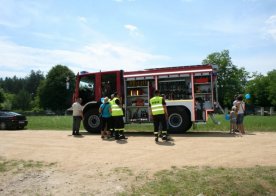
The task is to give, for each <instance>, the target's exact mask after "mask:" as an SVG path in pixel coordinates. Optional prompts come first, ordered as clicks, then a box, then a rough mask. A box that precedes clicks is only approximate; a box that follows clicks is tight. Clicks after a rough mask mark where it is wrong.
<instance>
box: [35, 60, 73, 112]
mask: <svg viewBox="0 0 276 196" xmlns="http://www.w3.org/2000/svg"><path fill="white" fill-rule="evenodd" d="M67 78H69V83H70V85H69V86H70V88H69V89H67V88H66V80H67ZM74 78H75V75H74V73H73V72H72V71H71V70H70V69H68V68H67V67H66V66H63V65H56V66H54V67H53V68H52V69H51V70H50V71H49V72H48V74H47V76H46V80H45V82H44V83H42V84H41V86H40V87H39V99H40V104H41V106H42V107H43V108H44V109H51V110H52V111H55V112H58V113H62V112H64V111H65V109H67V108H68V107H69V102H68V100H70V98H69V97H72V92H73V89H74V88H73V84H74V82H73V79H74ZM70 104H71V103H70Z"/></svg>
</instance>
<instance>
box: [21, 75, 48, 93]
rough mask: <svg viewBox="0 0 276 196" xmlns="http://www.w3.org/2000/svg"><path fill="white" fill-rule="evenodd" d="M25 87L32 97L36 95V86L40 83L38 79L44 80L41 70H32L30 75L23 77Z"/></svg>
mask: <svg viewBox="0 0 276 196" xmlns="http://www.w3.org/2000/svg"><path fill="white" fill-rule="evenodd" d="M25 80H26V83H25V85H26V86H25V89H26V90H27V91H28V92H29V93H30V94H31V95H32V98H34V97H35V96H36V91H37V88H38V86H39V84H40V81H42V80H45V77H44V75H43V73H42V72H41V71H36V72H35V71H34V70H32V71H31V73H30V75H29V76H28V77H26V78H25Z"/></svg>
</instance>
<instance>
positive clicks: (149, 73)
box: [124, 64, 217, 78]
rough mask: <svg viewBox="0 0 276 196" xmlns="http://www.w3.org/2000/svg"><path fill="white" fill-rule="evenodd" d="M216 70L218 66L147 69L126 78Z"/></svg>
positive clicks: (128, 73) (130, 73)
mask: <svg viewBox="0 0 276 196" xmlns="http://www.w3.org/2000/svg"><path fill="white" fill-rule="evenodd" d="M216 68H217V67H216V66H214V65H211V64H206V65H189V66H178V67H163V68H152V69H145V70H141V71H128V72H124V77H125V78H129V77H145V76H156V75H167V74H190V73H203V72H212V71H213V70H214V69H216Z"/></svg>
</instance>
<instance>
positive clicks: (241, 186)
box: [120, 166, 276, 196]
mask: <svg viewBox="0 0 276 196" xmlns="http://www.w3.org/2000/svg"><path fill="white" fill-rule="evenodd" d="M199 194H203V195H275V194H276V167H260V166H256V167H254V168H210V167H203V168H202V167H183V168H176V167H174V168H172V169H171V170H163V171H160V172H157V173H156V174H155V176H154V179H153V180H149V181H147V182H146V183H144V184H143V185H141V186H135V185H133V186H132V188H131V190H128V191H126V192H123V193H120V195H133V196H135V195H160V196H162V195H164V196H165V195H199Z"/></svg>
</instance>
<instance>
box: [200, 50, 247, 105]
mask: <svg viewBox="0 0 276 196" xmlns="http://www.w3.org/2000/svg"><path fill="white" fill-rule="evenodd" d="M202 63H203V64H214V65H217V66H218V83H217V84H218V102H219V103H220V104H222V105H223V106H229V107H230V106H231V105H232V102H233V99H234V96H235V95H236V94H240V93H244V89H245V84H246V81H247V77H248V75H249V74H248V72H246V71H245V69H244V68H238V67H237V66H235V65H233V63H232V61H231V57H230V56H229V51H228V50H223V51H222V52H220V53H219V52H215V53H212V54H210V55H208V56H207V58H206V59H204V60H203V61H202Z"/></svg>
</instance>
